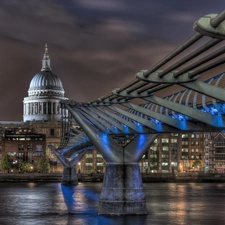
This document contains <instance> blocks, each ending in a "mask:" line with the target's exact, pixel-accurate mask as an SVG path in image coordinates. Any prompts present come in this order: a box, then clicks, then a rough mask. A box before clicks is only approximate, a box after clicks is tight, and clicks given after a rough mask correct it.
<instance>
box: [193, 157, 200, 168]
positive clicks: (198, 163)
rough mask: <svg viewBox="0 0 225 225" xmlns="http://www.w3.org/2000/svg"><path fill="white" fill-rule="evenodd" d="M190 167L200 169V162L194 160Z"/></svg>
mask: <svg viewBox="0 0 225 225" xmlns="http://www.w3.org/2000/svg"><path fill="white" fill-rule="evenodd" d="M192 167H194V168H197V167H198V168H201V161H200V160H199V159H196V160H195V161H194V162H193V164H192Z"/></svg>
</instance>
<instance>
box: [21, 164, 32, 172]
mask: <svg viewBox="0 0 225 225" xmlns="http://www.w3.org/2000/svg"><path fill="white" fill-rule="evenodd" d="M32 169H33V165H32V164H31V163H28V162H22V163H21V164H20V170H21V171H22V172H30V171H32Z"/></svg>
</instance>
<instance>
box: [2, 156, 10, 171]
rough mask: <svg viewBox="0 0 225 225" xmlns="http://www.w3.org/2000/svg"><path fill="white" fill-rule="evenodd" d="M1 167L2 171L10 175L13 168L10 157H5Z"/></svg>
mask: <svg viewBox="0 0 225 225" xmlns="http://www.w3.org/2000/svg"><path fill="white" fill-rule="evenodd" d="M0 167H1V169H2V170H6V171H7V172H8V173H9V171H10V169H11V168H12V162H11V159H10V157H9V155H4V156H3V158H2V160H1V163H0Z"/></svg>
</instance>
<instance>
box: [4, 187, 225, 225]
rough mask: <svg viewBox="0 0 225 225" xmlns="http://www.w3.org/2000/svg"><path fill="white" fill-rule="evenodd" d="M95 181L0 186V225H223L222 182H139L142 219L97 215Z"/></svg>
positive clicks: (98, 193) (224, 218)
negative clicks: (143, 197)
mask: <svg viewBox="0 0 225 225" xmlns="http://www.w3.org/2000/svg"><path fill="white" fill-rule="evenodd" d="M101 185H102V184H101V183H80V184H79V185H78V186H76V187H66V186H62V185H61V184H60V183H0V225H45V224H51V225H55V224H56V225H66V224H67V225H70V224H76V225H114V224H115V225H122V224H127V225H145V224H148V225H167V224H168V225H183V224H185V225H186V224H187V225H198V224H201V225H214V224H215V225H223V224H225V184H215V183H210V184H209V183H185V184H183V183H148V184H147V183H145V184H144V187H145V193H146V199H147V206H148V212H149V213H148V215H146V216H117V217H110V216H109V217H107V216H98V201H99V196H100V191H101Z"/></svg>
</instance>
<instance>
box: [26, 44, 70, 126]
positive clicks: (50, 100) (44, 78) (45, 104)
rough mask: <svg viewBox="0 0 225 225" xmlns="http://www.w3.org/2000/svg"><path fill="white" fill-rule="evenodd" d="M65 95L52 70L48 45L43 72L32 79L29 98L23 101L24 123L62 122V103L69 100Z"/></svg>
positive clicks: (59, 81) (43, 60)
mask: <svg viewBox="0 0 225 225" xmlns="http://www.w3.org/2000/svg"><path fill="white" fill-rule="evenodd" d="M64 93H65V91H64V89H63V85H62V82H61V80H60V79H59V77H58V76H57V75H56V74H54V73H53V72H52V70H51V65H50V57H49V54H48V46H47V44H46V45H45V52H44V55H43V59H42V68H41V72H39V73H37V74H36V75H35V76H34V77H33V78H32V80H31V82H30V86H29V90H28V97H25V98H24V100H23V121H24V122H27V121H40V120H42V121H43V120H45V121H46V120H47V121H48V120H56V121H60V119H61V111H60V101H61V100H67V99H68V98H65V97H64Z"/></svg>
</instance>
